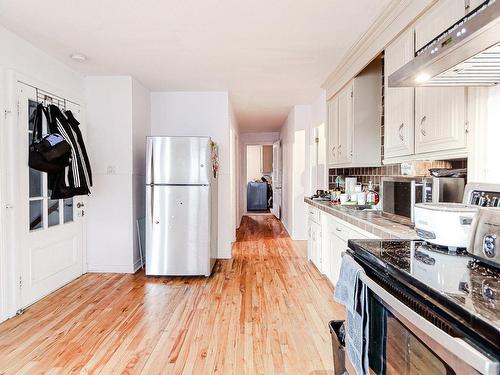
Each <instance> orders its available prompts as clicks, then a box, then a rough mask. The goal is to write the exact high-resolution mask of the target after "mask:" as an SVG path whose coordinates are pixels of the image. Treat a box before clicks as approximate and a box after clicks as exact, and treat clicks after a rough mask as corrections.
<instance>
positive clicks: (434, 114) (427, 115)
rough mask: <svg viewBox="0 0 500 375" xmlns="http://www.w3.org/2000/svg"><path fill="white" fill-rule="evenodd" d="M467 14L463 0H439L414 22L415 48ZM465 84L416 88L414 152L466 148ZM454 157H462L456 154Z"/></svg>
mask: <svg viewBox="0 0 500 375" xmlns="http://www.w3.org/2000/svg"><path fill="white" fill-rule="evenodd" d="M465 13H466V9H465V2H464V0H439V1H438V2H437V3H436V5H434V6H433V7H432V8H431V9H430V10H429V11H428V12H426V13H425V14H424V15H423V16H422V17H421V18H420V19H419V20H418V21H417V22H416V24H415V43H416V46H415V47H416V50H418V49H420V48H422V47H423V46H424V45H426V44H427V43H429V42H430V41H431V40H432V39H433V38H435V37H436V36H437V35H438V34H440V33H442V32H443V31H445V30H446V29H447V28H449V27H450V26H452V25H453V24H454V23H455V22H457V21H458V20H460V18H462V17H463V16H464V15H465ZM465 98H466V95H465V88H464V87H417V88H416V89H415V152H416V153H417V154H423V153H435V154H436V153H448V154H450V155H452V154H453V152H463V151H465V150H466V146H467V137H466V101H465ZM457 156H461V155H459V154H457Z"/></svg>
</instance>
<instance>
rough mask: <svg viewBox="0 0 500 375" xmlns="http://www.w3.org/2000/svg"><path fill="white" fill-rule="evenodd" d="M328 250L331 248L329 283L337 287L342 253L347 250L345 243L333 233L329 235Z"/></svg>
mask: <svg viewBox="0 0 500 375" xmlns="http://www.w3.org/2000/svg"><path fill="white" fill-rule="evenodd" d="M329 238H330V248H331V254H332V257H331V261H330V281H331V282H332V284H333V285H337V282H338V280H339V276H340V265H341V263H342V252H343V251H345V250H346V249H347V242H345V241H344V240H343V239H341V238H340V237H337V236H336V235H335V233H333V232H332V233H330V234H329Z"/></svg>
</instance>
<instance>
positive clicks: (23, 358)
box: [0, 216, 344, 375]
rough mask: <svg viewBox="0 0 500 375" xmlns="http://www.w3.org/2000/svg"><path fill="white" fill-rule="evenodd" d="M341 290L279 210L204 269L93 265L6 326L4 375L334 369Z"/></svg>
mask: <svg viewBox="0 0 500 375" xmlns="http://www.w3.org/2000/svg"><path fill="white" fill-rule="evenodd" d="M332 293H333V291H332V289H331V287H330V285H329V283H328V282H327V281H326V280H325V279H324V278H323V277H322V276H321V275H320V274H319V272H318V270H317V269H316V268H315V267H314V266H313V265H312V264H311V263H309V262H308V261H307V259H306V244H305V242H299V241H292V240H291V239H290V237H289V236H288V234H287V233H286V231H285V230H284V228H283V226H282V224H281V223H280V222H279V221H278V220H276V219H275V218H274V217H271V216H248V217H244V218H243V221H242V224H241V227H240V229H239V230H238V233H237V240H236V242H235V243H234V246H233V258H232V259H229V260H219V261H218V262H217V264H216V266H215V269H214V274H213V275H212V276H211V277H210V278H205V277H190V278H188V277H169V278H147V277H145V276H144V274H142V273H138V274H136V275H120V274H86V275H84V276H82V277H80V278H79V279H77V280H75V281H74V282H72V283H70V284H69V285H67V286H65V287H64V288H62V289H60V290H58V291H56V292H54V293H53V294H51V295H49V296H48V297H46V298H44V299H43V300H41V301H40V302H38V303H36V304H34V305H33V306H31V307H30V308H29V309H27V310H26V312H25V313H24V314H23V315H21V316H17V317H15V318H12V319H10V320H8V321H6V322H4V323H2V324H0V374H40V373H43V374H115V373H116V374H121V373H125V374H148V375H149V374H231V375H232V374H266V375H267V374H333V370H332V369H333V363H332V354H331V342H330V336H329V332H328V329H327V323H328V321H329V320H331V319H341V318H343V317H344V311H343V308H342V307H341V306H339V305H336V304H335V303H334V302H333V300H332Z"/></svg>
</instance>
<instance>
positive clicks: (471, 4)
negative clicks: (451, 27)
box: [465, 0, 484, 13]
mask: <svg viewBox="0 0 500 375" xmlns="http://www.w3.org/2000/svg"><path fill="white" fill-rule="evenodd" d="M483 3H484V0H465V5H466V7H465V13H469V12H472V11H473V10H474V9H476V8H477V7H478V6H479V5H481V4H483Z"/></svg>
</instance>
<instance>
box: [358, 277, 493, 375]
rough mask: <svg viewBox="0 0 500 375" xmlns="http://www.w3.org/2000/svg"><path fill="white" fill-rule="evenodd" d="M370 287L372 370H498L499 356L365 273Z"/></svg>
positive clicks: (436, 373) (401, 373) (382, 373)
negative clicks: (438, 322)
mask: <svg viewBox="0 0 500 375" xmlns="http://www.w3.org/2000/svg"><path fill="white" fill-rule="evenodd" d="M362 281H363V282H364V283H365V284H366V285H367V286H368V288H369V290H370V293H369V295H370V343H369V363H370V369H371V373H372V374H379V375H389V374H397V375H406V374H412V375H413V374H422V375H423V374H433V375H440V374H446V375H451V374H457V375H460V374H467V375H472V374H491V375H493V374H498V373H499V369H500V367H499V363H498V361H497V360H496V359H495V358H492V357H490V356H489V355H488V354H486V353H483V352H480V351H479V350H477V349H476V348H474V347H472V346H471V345H469V344H468V343H466V342H465V341H463V340H462V339H460V338H457V337H453V336H452V335H450V334H448V333H446V332H445V330H442V329H440V328H438V327H437V326H435V325H434V324H432V323H431V322H429V321H428V320H426V319H425V318H423V317H422V316H421V315H419V314H418V313H417V312H415V311H413V310H412V309H410V308H409V307H407V306H406V305H405V304H404V303H402V302H401V301H400V300H398V299H397V298H395V297H394V296H393V295H392V294H391V293H389V292H388V291H387V290H385V289H384V288H383V287H381V286H380V285H379V284H377V283H376V282H374V281H373V280H372V279H370V278H368V277H367V276H366V275H363V276H362Z"/></svg>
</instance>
